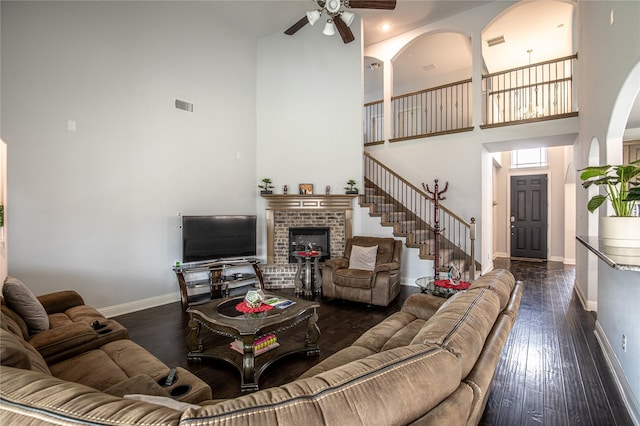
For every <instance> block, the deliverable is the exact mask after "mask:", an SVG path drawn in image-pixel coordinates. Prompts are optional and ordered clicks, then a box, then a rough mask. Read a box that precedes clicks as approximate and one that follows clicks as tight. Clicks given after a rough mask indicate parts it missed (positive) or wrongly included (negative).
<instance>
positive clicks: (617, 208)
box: [580, 160, 640, 256]
mask: <svg viewBox="0 0 640 426" xmlns="http://www.w3.org/2000/svg"><path fill="white" fill-rule="evenodd" d="M581 172H582V173H581V174H580V179H581V180H582V181H583V182H582V186H583V187H584V188H589V187H591V186H592V185H597V186H600V187H602V188H604V194H602V193H600V194H597V195H594V196H593V197H591V199H590V200H589V201H588V203H587V209H588V210H589V211H590V212H591V213H593V212H595V211H596V210H597V209H598V208H599V207H601V206H603V205H605V203H606V201H607V200H608V201H609V202H611V205H612V207H613V211H614V216H608V217H605V216H601V217H600V227H599V231H598V232H599V234H600V235H599V237H600V239H601V240H602V245H603V247H606V248H607V249H608V250H609V251H610V253H612V254H620V255H623V256H627V255H629V254H630V251H634V252H635V253H637V250H638V249H640V217H638V216H633V214H634V211H635V205H636V202H637V201H640V160H636V161H633V162H631V163H629V164H622V165H614V166H610V165H606V166H592V167H587V168H585V169H582V170H581ZM605 251H606V250H605Z"/></svg>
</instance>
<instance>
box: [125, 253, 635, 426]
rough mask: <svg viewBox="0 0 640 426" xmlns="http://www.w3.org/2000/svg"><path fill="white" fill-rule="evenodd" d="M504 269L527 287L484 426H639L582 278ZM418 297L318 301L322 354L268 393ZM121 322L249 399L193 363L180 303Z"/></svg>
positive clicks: (217, 372)
mask: <svg viewBox="0 0 640 426" xmlns="http://www.w3.org/2000/svg"><path fill="white" fill-rule="evenodd" d="M495 265H496V267H502V268H506V269H509V270H510V271H511V272H513V274H514V275H515V277H516V279H518V280H521V281H523V282H524V283H525V285H526V287H525V291H524V295H523V298H522V303H521V306H520V312H519V315H518V319H517V321H516V323H515V325H514V327H513V329H512V331H511V334H510V336H509V339H508V340H507V342H506V345H505V348H504V350H503V353H502V357H501V360H500V362H499V365H498V369H497V371H496V374H495V378H494V382H493V388H492V391H491V394H490V396H489V401H488V403H487V408H486V410H485V413H484V416H483V418H482V420H481V422H480V424H482V425H524V424H544V425H594V426H596V425H597V426H600V425H632V424H633V423H632V421H631V418H630V417H629V414H628V413H627V411H626V408H625V406H624V404H623V402H622V399H621V396H620V394H619V392H618V390H617V387H616V385H615V383H614V381H613V378H612V374H611V372H610V371H609V369H608V367H607V364H606V362H605V360H604V357H603V355H602V351H601V350H600V347H599V346H598V343H597V341H596V338H595V336H594V334H593V330H594V327H595V316H594V315H593V314H592V313H590V312H585V311H584V310H583V309H582V306H581V304H580V302H579V300H578V298H577V296H576V294H575V292H574V290H573V285H574V277H575V273H574V268H573V267H568V266H564V265H562V264H561V263H556V262H526V261H509V260H498V261H496V262H495ZM417 291H418V289H417V288H415V287H407V286H403V288H402V292H401V294H400V296H399V297H398V298H397V299H396V300H395V301H394V302H393V303H392V304H391V305H389V306H387V307H377V306H367V305H365V304H361V303H355V302H348V301H342V300H330V299H325V300H322V299H321V298H320V297H318V298H317V300H319V301H320V300H321V303H322V305H321V307H320V309H319V317H320V318H319V321H318V324H319V326H320V330H321V333H322V336H321V339H320V347H321V354H320V355H319V356H317V357H311V358H306V357H304V356H295V355H294V356H291V357H288V358H285V359H283V360H281V361H279V362H278V363H275V364H273V365H272V366H271V367H269V369H267V370H266V371H265V372H264V373H263V374H262V376H261V377H260V388H261V389H264V388H267V387H272V386H278V385H281V384H283V383H287V382H289V381H291V380H294V379H296V378H297V377H298V376H299V375H300V374H302V373H303V372H304V371H305V370H307V369H308V368H310V367H311V366H312V365H314V364H315V363H317V362H318V361H319V360H321V359H324V358H326V357H328V356H329V355H331V354H333V353H335V352H336V351H338V350H339V349H341V348H343V347H345V346H348V345H349V344H351V343H352V342H353V341H354V340H355V339H356V338H357V337H358V336H360V335H361V334H362V333H363V332H364V331H366V330H367V329H368V328H369V327H371V326H372V325H374V324H377V323H378V322H380V321H382V319H384V318H385V317H386V316H388V315H390V314H391V313H393V312H395V311H397V310H398V309H399V308H400V306H401V305H402V302H403V301H404V300H405V299H406V298H407V297H408V296H409V295H410V294H412V293H415V292H417ZM289 294H291V295H292V294H293V293H292V292H290V293H289ZM114 319H116V320H117V321H119V322H120V323H122V324H123V325H124V326H125V327H127V328H128V329H129V335H130V338H131V339H132V340H133V341H135V342H137V343H138V344H140V345H142V346H143V347H145V348H146V349H147V350H149V351H150V352H151V353H153V354H154V355H155V356H157V357H158V358H160V359H161V360H162V361H164V362H165V363H166V364H167V365H169V366H181V367H184V368H186V369H188V370H190V371H191V372H193V373H194V374H196V375H197V376H198V377H200V378H202V379H203V380H205V381H206V382H207V383H209V384H210V385H211V387H212V389H213V394H214V398H230V397H235V396H238V395H241V394H242V393H241V392H240V379H239V376H238V373H237V372H236V370H235V369H233V368H232V367H230V366H228V365H226V364H224V363H222V362H214V361H205V362H202V363H189V362H187V356H186V355H187V352H188V351H187V348H186V344H185V337H186V335H187V332H188V326H187V322H188V316H187V315H186V314H183V312H182V310H181V307H180V303H178V302H176V303H172V304H169V305H165V306H161V307H157V308H151V309H147V310H144V311H140V312H135V313H132V314H127V315H122V316H119V317H116V318H114ZM221 344H224V343H221ZM452 426H453V425H452Z"/></svg>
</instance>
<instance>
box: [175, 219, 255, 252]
mask: <svg viewBox="0 0 640 426" xmlns="http://www.w3.org/2000/svg"><path fill="white" fill-rule="evenodd" d="M255 255H256V216H238V215H235V216H182V262H183V263H193V262H204V261H210V260H217V259H220V258H237V257H252V256H255Z"/></svg>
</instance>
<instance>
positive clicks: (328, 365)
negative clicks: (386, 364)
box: [298, 346, 376, 379]
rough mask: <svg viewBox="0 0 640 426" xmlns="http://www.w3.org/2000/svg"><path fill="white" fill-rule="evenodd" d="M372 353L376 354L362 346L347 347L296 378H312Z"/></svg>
mask: <svg viewBox="0 0 640 426" xmlns="http://www.w3.org/2000/svg"><path fill="white" fill-rule="evenodd" d="M374 353H376V352H374V351H372V350H371V349H369V348H365V347H363V346H347V347H346V348H344V349H341V350H339V351H338V352H336V353H334V354H332V355H330V356H328V357H327V358H325V359H323V360H322V361H321V362H319V363H318V364H316V365H314V366H313V367H311V368H310V369H308V370H307V371H305V372H304V373H303V374H302V375H301V376H300V377H298V378H299V379H304V378H305V377H313V376H315V375H317V374H320V373H324V372H325V371H329V370H332V369H334V368H336V367H340V366H342V365H345V364H348V363H350V362H351V361H356V360H359V359H362V358H365V357H367V356H369V355H373V354H374Z"/></svg>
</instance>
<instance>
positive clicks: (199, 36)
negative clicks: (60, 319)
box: [2, 2, 257, 307]
mask: <svg viewBox="0 0 640 426" xmlns="http://www.w3.org/2000/svg"><path fill="white" fill-rule="evenodd" d="M255 81H256V43H255V40H253V39H250V38H248V37H247V36H244V35H242V34H240V33H238V32H236V31H235V30H232V29H230V28H229V27H227V26H226V25H225V24H224V23H216V21H215V19H212V17H210V16H206V15H204V14H203V12H202V11H201V10H200V9H198V8H197V7H196V6H195V5H194V4H193V3H190V2H189V3H187V2H184V3H181V2H2V112H3V114H2V138H3V140H5V141H6V142H7V143H8V145H9V156H10V158H9V166H8V167H9V176H8V184H9V187H8V194H9V200H8V215H10V216H11V218H12V220H11V221H10V223H9V226H10V228H11V229H10V230H9V231H10V233H11V235H12V241H11V248H10V251H9V273H10V274H12V275H15V276H17V277H19V278H21V279H22V280H23V281H24V282H25V283H26V284H27V285H28V286H29V287H31V288H32V289H33V291H34V293H36V294H42V293H46V292H50V291H56V290H61V289H75V290H77V291H78V292H79V293H80V294H81V295H83V296H84V297H85V300H86V302H87V303H89V304H91V305H94V306H96V307H105V306H112V305H118V304H122V303H127V302H131V301H137V300H140V299H153V298H158V301H159V302H161V301H166V299H167V298H168V299H173V300H176V299H177V298H178V291H177V284H176V279H175V276H174V275H173V273H172V271H171V265H172V264H173V263H174V262H175V261H176V260H179V259H180V256H181V249H180V231H179V230H178V229H177V226H178V225H179V219H178V217H177V213H178V212H184V213H209V214H222V213H224V214H231V213H238V214H247V213H255V212H256V207H255V205H256V197H255V195H253V194H255V193H256V192H257V191H255V189H256V188H255V185H256V173H255V170H256V152H255V148H256V124H255V121H256V107H255V105H256V102H255V100H256V95H255V91H256V88H255ZM175 98H179V99H184V100H187V101H190V102H193V103H194V104H195V107H194V113H193V114H190V113H186V112H184V111H181V110H176V109H175V108H174V105H173V103H174V99H175ZM69 120H72V121H74V122H75V123H76V126H77V129H76V130H75V131H69V130H67V129H68V121H69ZM237 153H240V159H237ZM239 194H242V195H241V196H239Z"/></svg>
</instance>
